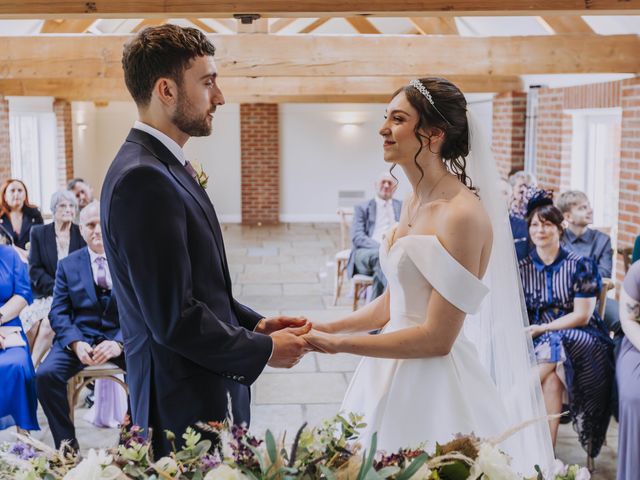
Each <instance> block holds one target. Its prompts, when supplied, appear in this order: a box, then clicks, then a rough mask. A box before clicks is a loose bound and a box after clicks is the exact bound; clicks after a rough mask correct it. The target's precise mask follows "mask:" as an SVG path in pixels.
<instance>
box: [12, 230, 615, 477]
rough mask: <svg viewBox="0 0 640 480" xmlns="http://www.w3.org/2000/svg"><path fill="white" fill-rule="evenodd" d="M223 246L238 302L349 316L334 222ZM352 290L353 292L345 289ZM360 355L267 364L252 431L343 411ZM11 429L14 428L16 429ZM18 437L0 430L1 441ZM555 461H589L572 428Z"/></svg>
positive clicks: (603, 457)
mask: <svg viewBox="0 0 640 480" xmlns="http://www.w3.org/2000/svg"><path fill="white" fill-rule="evenodd" d="M223 228H224V236H225V244H226V248H227V255H228V258H229V264H230V269H231V276H232V280H233V282H234V294H235V295H236V296H237V298H238V299H239V300H240V301H241V302H243V303H245V304H247V305H249V306H251V307H252V308H254V309H255V310H257V311H259V312H260V313H262V314H264V315H267V316H268V315H274V314H290V315H299V314H302V315H306V316H307V317H308V318H309V319H310V320H311V321H314V322H324V321H328V320H331V319H334V318H337V317H339V316H341V315H344V314H346V313H348V312H349V311H350V302H351V299H349V298H348V292H347V293H346V294H345V295H343V297H342V298H341V299H340V301H339V302H338V305H337V306H333V297H332V294H333V277H334V264H333V255H334V253H335V252H336V251H338V250H339V249H340V247H339V245H338V243H339V228H338V226H337V225H335V224H287V225H280V226H269V227H241V226H239V225H225V226H224V227H223ZM347 290H348V288H347ZM357 362H358V358H356V357H354V356H352V355H333V356H328V355H321V354H315V353H313V354H309V355H307V356H306V357H305V358H304V359H303V360H302V361H301V362H300V363H299V364H298V365H297V366H296V367H294V368H293V369H291V370H277V369H272V368H269V367H267V368H266V370H265V372H264V373H263V375H262V376H261V377H260V379H259V380H258V381H257V382H256V384H255V385H254V386H253V407H252V411H253V420H252V426H251V428H252V430H254V431H255V432H256V433H258V434H263V433H264V430H266V429H267V428H269V429H271V430H272V431H273V432H274V433H276V432H283V431H287V432H289V436H291V435H293V434H294V432H295V431H296V430H297V429H298V427H299V426H300V425H301V424H302V423H303V422H305V421H306V422H308V423H309V424H311V425H314V424H318V423H319V422H320V421H322V420H323V419H326V418H329V417H331V416H333V415H335V413H336V412H337V411H338V410H339V408H340V402H341V400H342V397H343V395H344V392H345V390H346V388H347V385H348V383H349V380H350V377H351V374H352V372H353V370H354V369H355V367H356V365H357ZM85 412H86V410H85V409H83V408H78V409H77V410H76V419H77V420H76V428H77V432H78V439H79V441H80V445H81V447H82V448H83V450H84V449H88V448H91V447H105V446H111V445H113V444H114V442H115V441H116V439H117V431H116V430H111V429H99V428H95V427H93V426H92V425H91V424H89V423H88V422H86V421H85V420H83V418H82V417H83V416H84V414H85ZM39 418H40V424H41V426H42V430H41V431H39V432H34V433H33V434H34V436H35V437H36V438H38V439H42V440H43V441H45V442H47V443H50V444H51V443H52V439H51V433H50V431H49V428H48V426H47V422H46V418H45V417H44V415H43V414H42V411H41V410H39ZM11 430H13V429H11ZM10 438H12V436H11V432H10V431H4V432H0V441H2V440H6V439H10ZM617 443H618V439H617V424H615V422H613V421H612V424H611V426H610V428H609V432H608V436H607V445H605V446H604V447H603V449H602V452H601V454H600V456H599V457H598V458H597V459H596V470H595V472H594V474H593V478H594V479H596V480H613V479H615V471H616V465H615V464H616V451H617ZM556 451H557V456H558V457H559V458H560V459H562V460H563V461H565V462H568V463H579V464H582V465H584V464H585V463H586V454H585V453H584V451H583V450H582V449H581V448H580V447H579V445H578V442H577V437H576V435H575V433H574V432H573V429H572V428H571V426H570V425H564V426H561V430H560V434H559V439H558V445H557V449H556Z"/></svg>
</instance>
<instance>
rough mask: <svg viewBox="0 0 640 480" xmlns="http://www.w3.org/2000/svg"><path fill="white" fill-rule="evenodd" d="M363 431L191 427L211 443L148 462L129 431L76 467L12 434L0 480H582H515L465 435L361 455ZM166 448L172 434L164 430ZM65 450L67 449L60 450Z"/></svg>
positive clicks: (197, 441) (190, 433) (339, 423)
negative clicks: (430, 446)
mask: <svg viewBox="0 0 640 480" xmlns="http://www.w3.org/2000/svg"><path fill="white" fill-rule="evenodd" d="M363 426H364V425H363V424H362V423H361V418H360V417H358V416H357V415H354V414H349V415H345V416H342V415H337V416H336V417H334V418H332V419H331V420H328V421H325V422H324V423H323V424H322V425H321V426H320V427H316V428H307V427H306V424H305V425H303V426H302V427H300V429H299V430H298V432H297V433H296V435H295V437H294V438H293V439H292V441H291V443H290V446H289V447H287V446H286V445H287V438H286V433H285V434H284V435H283V436H282V437H281V438H279V439H276V438H275V437H274V436H273V434H272V433H271V432H270V431H268V430H267V432H266V433H265V436H264V438H257V437H255V436H253V435H252V434H251V433H250V432H249V431H248V430H247V429H246V428H244V427H241V426H237V425H231V424H230V423H228V422H225V423H208V424H199V425H198V426H197V428H198V429H199V430H200V431H203V432H209V433H213V434H215V437H216V438H218V441H217V442H216V443H215V444H214V445H212V443H211V441H210V440H207V439H203V438H202V435H201V433H200V432H199V431H198V430H196V429H191V428H189V429H187V431H186V432H185V433H184V434H183V435H182V439H183V440H184V445H183V447H182V448H181V449H179V450H178V449H176V448H174V451H173V453H171V455H169V456H167V457H162V458H160V459H158V460H156V461H152V460H151V456H150V444H149V442H147V441H146V440H145V439H144V438H143V437H142V436H141V433H142V432H141V430H140V429H139V428H137V427H133V428H131V429H130V430H129V431H128V432H122V440H123V443H122V444H121V445H119V446H118V447H117V448H115V449H111V450H109V451H105V450H100V451H98V452H96V451H95V450H90V451H89V453H88V455H87V456H86V457H85V458H83V459H82V460H80V461H78V459H77V458H75V457H74V456H73V455H71V454H68V453H65V450H64V447H63V448H62V449H61V450H54V449H52V448H50V447H48V446H46V445H45V444H43V443H41V442H39V441H37V440H34V439H32V438H30V437H25V436H22V435H18V438H19V440H18V441H17V442H15V443H13V444H5V445H3V446H1V447H0V479H15V480H39V479H43V480H127V479H133V480H160V479H164V480H187V479H188V480H316V479H317V480H320V479H326V480H385V479H389V480H467V479H472V480H480V479H484V480H511V479H518V480H549V479H551V480H588V479H589V478H590V476H589V472H588V470H587V469H585V468H579V467H578V466H575V465H572V466H569V467H566V466H564V465H562V463H561V462H558V463H557V464H556V465H554V471H553V472H550V473H548V474H546V475H545V474H543V473H542V472H541V471H540V470H539V468H537V467H536V470H537V471H538V473H537V475H535V476H533V477H530V478H527V479H523V477H521V476H519V475H517V474H516V473H515V472H514V471H513V470H512V469H511V468H510V466H509V458H508V457H507V456H506V455H505V454H504V453H503V452H501V451H500V450H499V449H498V448H497V447H496V446H495V445H492V444H491V443H489V442H483V441H481V440H479V439H477V438H475V437H473V436H459V437H458V438H456V439H454V440H453V441H451V442H449V443H447V444H444V445H437V446H436V449H435V451H434V452H427V451H425V450H424V449H422V448H414V449H410V448H407V449H402V450H399V451H398V452H395V453H390V454H389V453H384V452H377V451H376V438H375V435H374V437H373V439H372V442H371V445H369V446H368V448H366V449H363V448H362V447H361V446H360V445H359V444H358V442H357V438H358V430H359V429H360V428H362V427H363ZM167 438H168V440H169V441H170V442H175V435H173V434H172V433H171V432H167ZM67 451H68V450H67Z"/></svg>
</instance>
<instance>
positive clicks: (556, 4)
mask: <svg viewBox="0 0 640 480" xmlns="http://www.w3.org/2000/svg"><path fill="white" fill-rule="evenodd" d="M547 12H552V13H556V14H565V15H576V14H582V15H599V14H636V15H637V14H639V13H640V0H624V1H621V0H538V1H536V2H531V1H530V0H504V1H496V0H349V1H344V0H296V1H291V0H236V1H229V0H182V1H166V0H137V1H131V0H95V1H92V2H87V1H85V0H58V1H55V2H52V1H49V2H46V1H43V0H4V1H2V2H1V3H0V17H5V18H61V17H63V18H67V17H71V16H83V17H91V18H141V17H143V18H147V17H151V16H155V17H161V18H202V17H230V16H232V15H233V14H234V13H259V14H261V15H262V16H266V17H278V18H280V17H306V18H308V17H324V16H330V15H338V16H353V15H358V14H368V15H378V16H403V17H407V16H409V17H419V16H429V17H434V16H436V17H437V16H441V15H448V16H449V15H451V16H469V15H542V14H546V13H547Z"/></svg>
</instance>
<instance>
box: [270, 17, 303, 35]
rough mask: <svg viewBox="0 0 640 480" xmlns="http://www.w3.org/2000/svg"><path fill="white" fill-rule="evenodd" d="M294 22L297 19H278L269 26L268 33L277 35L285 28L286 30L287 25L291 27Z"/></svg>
mask: <svg viewBox="0 0 640 480" xmlns="http://www.w3.org/2000/svg"><path fill="white" fill-rule="evenodd" d="M296 20H297V19H295V18H279V19H277V20H276V21H275V22H273V23H272V24H271V25H270V26H269V32H270V33H278V32H279V31H281V30H284V29H285V28H287V27H288V26H289V25H291V24H292V23H293V22H295V21H296Z"/></svg>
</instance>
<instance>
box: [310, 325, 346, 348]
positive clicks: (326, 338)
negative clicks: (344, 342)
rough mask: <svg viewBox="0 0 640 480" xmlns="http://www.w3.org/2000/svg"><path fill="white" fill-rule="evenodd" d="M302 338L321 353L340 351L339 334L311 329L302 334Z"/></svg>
mask: <svg viewBox="0 0 640 480" xmlns="http://www.w3.org/2000/svg"><path fill="white" fill-rule="evenodd" d="M304 339H305V340H306V341H307V342H308V343H309V345H311V346H312V347H313V350H314V351H316V352H321V353H338V352H340V340H341V336H339V335H332V334H330V333H324V332H322V331H320V330H317V329H315V328H314V329H313V330H311V331H310V332H309V333H307V334H306V335H305V336H304Z"/></svg>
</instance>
